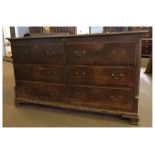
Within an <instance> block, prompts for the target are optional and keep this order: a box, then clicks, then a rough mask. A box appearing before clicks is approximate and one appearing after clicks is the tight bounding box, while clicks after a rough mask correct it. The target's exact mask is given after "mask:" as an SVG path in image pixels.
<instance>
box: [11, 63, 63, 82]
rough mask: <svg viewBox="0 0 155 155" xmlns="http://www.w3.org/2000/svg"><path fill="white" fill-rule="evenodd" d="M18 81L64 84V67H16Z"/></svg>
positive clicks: (17, 65)
mask: <svg viewBox="0 0 155 155" xmlns="http://www.w3.org/2000/svg"><path fill="white" fill-rule="evenodd" d="M14 71H15V77H16V80H24V81H34V82H35V81H41V82H53V83H64V82H65V81H64V67H63V66H52V65H30V64H26V65H24V64H23V65H19V64H15V65H14Z"/></svg>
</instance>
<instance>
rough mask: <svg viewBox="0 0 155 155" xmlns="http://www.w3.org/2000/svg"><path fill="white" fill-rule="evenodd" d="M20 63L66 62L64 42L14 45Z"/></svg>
mask: <svg viewBox="0 0 155 155" xmlns="http://www.w3.org/2000/svg"><path fill="white" fill-rule="evenodd" d="M12 51H13V53H14V62H15V63H18V64H64V48H63V44H62V43H57V44H45V45H44V44H43V45H39V44H38V45H26V46H25V45H19V46H17V45H16V46H12Z"/></svg>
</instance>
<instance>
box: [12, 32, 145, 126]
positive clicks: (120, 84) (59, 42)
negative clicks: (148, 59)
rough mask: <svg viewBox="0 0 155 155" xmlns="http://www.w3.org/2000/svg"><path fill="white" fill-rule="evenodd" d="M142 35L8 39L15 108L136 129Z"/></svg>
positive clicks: (113, 34) (137, 33)
mask: <svg viewBox="0 0 155 155" xmlns="http://www.w3.org/2000/svg"><path fill="white" fill-rule="evenodd" d="M142 35H143V32H130V33H111V34H100V35H79V36H53V37H27V38H14V39H13V38H12V39H9V40H10V42H11V48H12V54H13V64H14V73H15V82H16V85H15V103H16V104H19V103H23V102H26V103H35V104H44V105H50V106H53V107H61V108H66V109H75V110H76V109H77V110H83V111H91V112H99V113H108V114H115V115H120V116H122V117H125V118H129V119H130V120H131V123H133V124H137V123H138V120H139V119H138V93H139V74H140V53H141V39H142Z"/></svg>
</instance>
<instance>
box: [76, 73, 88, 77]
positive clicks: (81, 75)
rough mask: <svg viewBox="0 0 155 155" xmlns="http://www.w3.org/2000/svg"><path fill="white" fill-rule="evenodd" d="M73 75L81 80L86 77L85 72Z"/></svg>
mask: <svg viewBox="0 0 155 155" xmlns="http://www.w3.org/2000/svg"><path fill="white" fill-rule="evenodd" d="M74 75H76V76H77V77H79V78H81V77H84V76H86V75H87V73H86V72H75V73H74Z"/></svg>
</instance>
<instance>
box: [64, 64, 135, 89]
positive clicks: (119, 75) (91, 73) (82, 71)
mask: <svg viewBox="0 0 155 155" xmlns="http://www.w3.org/2000/svg"><path fill="white" fill-rule="evenodd" d="M134 75H135V68H134V67H103V66H67V82H68V83H71V84H86V85H101V86H121V87H134Z"/></svg>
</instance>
